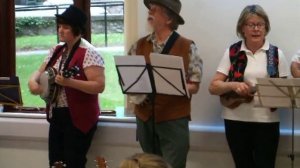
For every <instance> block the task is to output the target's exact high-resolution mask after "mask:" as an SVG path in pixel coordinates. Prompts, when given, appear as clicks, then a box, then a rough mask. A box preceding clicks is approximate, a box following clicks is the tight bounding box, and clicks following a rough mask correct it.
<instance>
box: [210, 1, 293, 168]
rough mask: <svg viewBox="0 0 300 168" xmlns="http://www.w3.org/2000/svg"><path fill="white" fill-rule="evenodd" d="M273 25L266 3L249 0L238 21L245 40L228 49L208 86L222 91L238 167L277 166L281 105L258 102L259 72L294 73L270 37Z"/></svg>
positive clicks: (227, 129)
mask: <svg viewBox="0 0 300 168" xmlns="http://www.w3.org/2000/svg"><path fill="white" fill-rule="evenodd" d="M270 29H271V28H270V22H269V18H268V16H267V14H266V13H265V11H264V10H263V8H262V7H261V6H259V5H249V6H246V7H245V8H244V10H243V11H242V12H241V14H240V17H239V20H238V23H237V27H236V31H237V34H238V36H239V37H241V38H242V41H239V42H237V43H235V44H232V45H231V46H230V48H228V49H227V50H226V52H225V54H224V56H223V58H222V60H221V61H220V63H219V66H218V69H217V72H216V74H215V76H214V77H213V79H212V82H211V84H210V87H209V91H210V93H211V94H213V95H220V97H221V100H222V101H221V103H222V105H223V106H224V110H223V118H224V122H225V133H226V138H227V142H228V145H229V147H230V150H231V154H232V156H233V159H234V162H235V166H236V168H253V167H257V168H274V167H275V160H276V152H277V146H278V142H279V134H280V133H279V115H278V112H277V111H276V109H270V108H261V107H255V106H254V100H253V94H254V92H255V89H254V88H255V84H256V83H257V80H256V79H257V78H267V77H270V78H283V77H287V76H288V75H289V72H288V65H287V62H286V60H285V57H284V55H283V52H282V51H281V50H280V49H278V48H277V47H276V46H273V45H271V44H270V43H269V42H268V41H267V39H266V35H267V34H268V33H269V31H270ZM229 100H230V101H229ZM232 100H234V101H232Z"/></svg>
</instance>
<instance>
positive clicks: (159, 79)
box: [115, 53, 189, 153]
mask: <svg viewBox="0 0 300 168" xmlns="http://www.w3.org/2000/svg"><path fill="white" fill-rule="evenodd" d="M150 62H151V64H146V62H145V58H144V57H143V56H115V63H116V68H117V72H118V77H119V81H120V85H121V88H122V91H123V93H124V94H150V96H149V99H150V101H151V102H154V100H155V95H157V94H163V95H176V96H187V97H189V92H188V90H187V86H186V80H185V71H184V66H183V59H182V57H178V56H171V55H164V54H156V53H151V54H150ZM152 106H153V107H152V116H153V122H155V121H154V118H155V116H154V114H155V113H154V104H152ZM152 129H153V134H154V135H155V126H154V123H153V128H152ZM154 135H153V138H154V139H153V143H154V146H155V143H156V142H155V136H154ZM153 152H154V153H155V149H153Z"/></svg>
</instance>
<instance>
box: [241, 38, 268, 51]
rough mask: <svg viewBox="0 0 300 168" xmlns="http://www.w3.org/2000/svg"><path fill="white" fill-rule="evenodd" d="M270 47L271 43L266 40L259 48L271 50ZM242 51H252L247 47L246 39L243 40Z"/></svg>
mask: <svg viewBox="0 0 300 168" xmlns="http://www.w3.org/2000/svg"><path fill="white" fill-rule="evenodd" d="M269 48H270V43H269V41H268V40H265V43H264V45H263V46H262V47H261V48H260V49H259V50H264V51H267V50H269ZM240 51H245V52H250V50H249V49H248V48H247V47H246V44H245V40H243V42H242V46H241V49H240Z"/></svg>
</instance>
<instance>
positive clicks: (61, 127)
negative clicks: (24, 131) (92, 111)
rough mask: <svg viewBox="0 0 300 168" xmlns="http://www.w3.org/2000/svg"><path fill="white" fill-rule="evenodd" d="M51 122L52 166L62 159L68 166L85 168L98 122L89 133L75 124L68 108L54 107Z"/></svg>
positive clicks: (50, 162) (50, 157)
mask: <svg viewBox="0 0 300 168" xmlns="http://www.w3.org/2000/svg"><path fill="white" fill-rule="evenodd" d="M49 122H50V128H49V139H48V141H49V165H50V167H51V166H52V165H53V164H54V163H55V162H57V161H62V162H64V163H65V164H66V165H67V167H68V168H84V167H85V164H86V161H87V159H86V154H87V152H88V149H89V147H90V145H91V141H92V138H93V136H94V133H95V131H96V129H97V123H95V126H94V127H93V128H92V129H91V130H90V131H89V132H88V133H86V134H85V133H83V132H81V131H80V130H79V129H77V128H75V127H74V126H73V124H72V120H71V117H70V113H69V110H68V108H54V109H53V111H52V118H51V119H50V120H49Z"/></svg>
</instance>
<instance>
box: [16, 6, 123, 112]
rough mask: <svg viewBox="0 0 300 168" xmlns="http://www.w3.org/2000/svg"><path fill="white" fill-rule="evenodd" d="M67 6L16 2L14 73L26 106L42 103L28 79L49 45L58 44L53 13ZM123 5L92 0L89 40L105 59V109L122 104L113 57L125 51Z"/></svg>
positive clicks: (102, 98) (42, 58) (102, 105)
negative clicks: (31, 92) (28, 84)
mask: <svg viewBox="0 0 300 168" xmlns="http://www.w3.org/2000/svg"><path fill="white" fill-rule="evenodd" d="M44 4H45V3H44ZM67 6H68V5H39V6H30V5H28V6H21V7H20V6H16V9H15V10H16V15H15V16H16V74H17V76H19V78H20V84H21V94H22V98H23V103H24V105H23V106H25V107H26V106H27V107H28V106H30V107H43V106H45V103H44V102H43V100H42V99H41V98H40V97H39V96H33V95H31V94H30V92H29V90H28V87H27V82H28V79H29V77H30V75H31V74H32V73H33V72H34V71H36V70H37V69H38V68H39V66H40V65H41V64H42V62H43V60H44V58H45V56H46V55H47V54H48V51H49V49H50V48H51V47H53V46H54V45H55V44H57V35H56V23H55V18H54V15H55V14H56V13H61V12H62V11H64V10H65V8H66V7H67ZM123 9H124V3H123V2H122V1H118V2H113V1H112V2H107V1H105V2H92V3H91V29H92V30H91V32H92V35H91V37H92V39H91V43H92V44H93V45H94V46H96V47H97V50H98V51H99V52H100V54H101V56H102V57H103V58H104V61H105V75H106V87H105V91H104V93H102V94H100V100H101V101H100V102H101V108H102V109H107V110H115V109H117V108H119V107H124V95H123V94H122V91H121V89H120V87H119V83H118V77H117V73H116V70H115V65H114V59H113V56H114V55H123V53H124V32H123V30H124V28H123V27H124V24H123V22H124V19H123ZM41 11H42V12H41Z"/></svg>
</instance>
